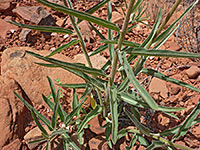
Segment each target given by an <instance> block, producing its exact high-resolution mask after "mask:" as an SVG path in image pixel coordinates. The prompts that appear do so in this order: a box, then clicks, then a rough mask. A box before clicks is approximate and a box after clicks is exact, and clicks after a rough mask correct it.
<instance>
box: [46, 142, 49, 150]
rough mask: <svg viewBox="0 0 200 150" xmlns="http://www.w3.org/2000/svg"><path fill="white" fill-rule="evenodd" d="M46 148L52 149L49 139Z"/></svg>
mask: <svg viewBox="0 0 200 150" xmlns="http://www.w3.org/2000/svg"><path fill="white" fill-rule="evenodd" d="M46 150H50V141H49V140H48V141H47V145H46Z"/></svg>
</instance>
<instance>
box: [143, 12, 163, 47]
mask: <svg viewBox="0 0 200 150" xmlns="http://www.w3.org/2000/svg"><path fill="white" fill-rule="evenodd" d="M161 19H162V8H161V9H160V11H159V13H158V17H157V19H156V22H155V24H154V26H153V28H152V30H151V32H150V34H149V35H148V37H147V38H146V39H145V41H144V42H143V43H142V45H141V47H146V46H147V45H148V44H149V43H151V41H152V40H153V38H154V35H155V34H156V31H157V29H158V26H159V25H160V21H161Z"/></svg>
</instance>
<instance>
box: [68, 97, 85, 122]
mask: <svg viewBox="0 0 200 150" xmlns="http://www.w3.org/2000/svg"><path fill="white" fill-rule="evenodd" d="M85 101H86V98H85V99H84V100H82V101H81V103H80V104H79V105H78V106H77V107H76V108H75V109H74V110H73V111H72V112H71V113H70V114H69V115H68V116H66V118H65V126H68V123H69V122H70V121H71V120H72V119H73V117H74V116H75V115H76V114H77V112H78V111H79V110H80V108H81V106H82V104H83V103H84V102H85Z"/></svg>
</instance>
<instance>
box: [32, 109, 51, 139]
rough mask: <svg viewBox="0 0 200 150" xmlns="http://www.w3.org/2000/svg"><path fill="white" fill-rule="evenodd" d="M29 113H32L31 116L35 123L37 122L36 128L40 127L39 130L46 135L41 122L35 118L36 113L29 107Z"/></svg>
mask: <svg viewBox="0 0 200 150" xmlns="http://www.w3.org/2000/svg"><path fill="white" fill-rule="evenodd" d="M31 114H32V117H33V119H34V121H35V123H36V124H37V126H38V128H39V129H40V131H41V132H42V133H43V134H45V135H46V136H48V133H47V131H46V130H45V129H44V128H43V126H42V124H41V123H40V121H39V120H38V118H37V116H36V114H35V112H34V110H33V109H31Z"/></svg>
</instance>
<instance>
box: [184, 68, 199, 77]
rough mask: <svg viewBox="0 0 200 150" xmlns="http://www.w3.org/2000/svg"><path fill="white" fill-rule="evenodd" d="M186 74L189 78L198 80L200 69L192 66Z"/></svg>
mask: <svg viewBox="0 0 200 150" xmlns="http://www.w3.org/2000/svg"><path fill="white" fill-rule="evenodd" d="M186 74H187V75H188V77H189V78H192V79H194V78H196V77H197V76H198V75H199V74H200V68H199V67H197V66H191V67H190V68H189V69H187V70H186Z"/></svg>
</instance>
